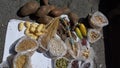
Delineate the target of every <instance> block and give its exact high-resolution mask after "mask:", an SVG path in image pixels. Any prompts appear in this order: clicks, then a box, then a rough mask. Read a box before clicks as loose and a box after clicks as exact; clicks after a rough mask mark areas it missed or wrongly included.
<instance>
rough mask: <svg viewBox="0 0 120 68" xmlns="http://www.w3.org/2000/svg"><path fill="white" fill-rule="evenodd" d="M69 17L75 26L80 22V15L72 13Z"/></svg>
mask: <svg viewBox="0 0 120 68" xmlns="http://www.w3.org/2000/svg"><path fill="white" fill-rule="evenodd" d="M68 17H69V19H70V21H71V22H73V23H74V24H75V23H76V22H78V20H79V17H78V15H77V14H75V13H73V12H70V13H69V14H68Z"/></svg>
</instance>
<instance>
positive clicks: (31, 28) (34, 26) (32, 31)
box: [29, 24, 37, 33]
mask: <svg viewBox="0 0 120 68" xmlns="http://www.w3.org/2000/svg"><path fill="white" fill-rule="evenodd" d="M36 27H37V25H35V24H31V25H30V28H29V31H30V32H31V33H34V32H35V31H36Z"/></svg>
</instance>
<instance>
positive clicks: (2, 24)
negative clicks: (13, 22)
mask: <svg viewBox="0 0 120 68" xmlns="http://www.w3.org/2000/svg"><path fill="white" fill-rule="evenodd" d="M27 1H30V0H0V62H2V56H3V51H4V43H5V36H6V29H7V24H8V21H9V20H10V19H22V20H30V19H29V17H25V18H20V17H18V16H17V14H16V13H17V11H18V9H19V8H20V7H21V6H22V5H23V4H24V3H26V2H27ZM49 2H50V3H51V4H54V5H56V6H59V7H63V6H68V7H69V8H70V9H71V10H72V11H73V12H75V13H76V14H78V15H79V17H80V18H84V17H86V16H87V15H88V13H92V12H94V11H97V10H98V4H99V0H49ZM11 36H12V35H11ZM92 46H93V48H94V50H95V53H96V57H95V68H106V65H105V55H104V41H103V39H100V40H99V41H98V42H96V43H95V44H93V45H92Z"/></svg>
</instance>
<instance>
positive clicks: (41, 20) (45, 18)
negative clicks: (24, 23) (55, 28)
mask: <svg viewBox="0 0 120 68" xmlns="http://www.w3.org/2000/svg"><path fill="white" fill-rule="evenodd" d="M52 19H53V18H52V17H50V16H43V17H40V18H38V19H37V22H38V23H42V24H47V23H49V22H50V21H51V20H52Z"/></svg>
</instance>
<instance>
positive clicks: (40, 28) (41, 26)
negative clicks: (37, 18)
mask: <svg viewBox="0 0 120 68" xmlns="http://www.w3.org/2000/svg"><path fill="white" fill-rule="evenodd" d="M43 27H44V25H43V24H40V25H38V26H37V28H36V32H41V30H42V29H43Z"/></svg>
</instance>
